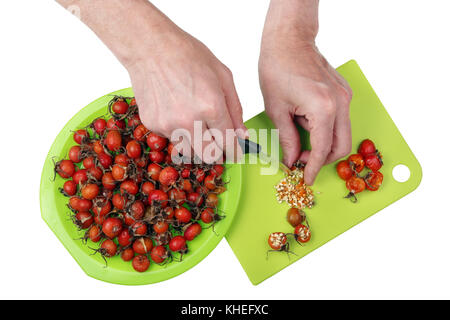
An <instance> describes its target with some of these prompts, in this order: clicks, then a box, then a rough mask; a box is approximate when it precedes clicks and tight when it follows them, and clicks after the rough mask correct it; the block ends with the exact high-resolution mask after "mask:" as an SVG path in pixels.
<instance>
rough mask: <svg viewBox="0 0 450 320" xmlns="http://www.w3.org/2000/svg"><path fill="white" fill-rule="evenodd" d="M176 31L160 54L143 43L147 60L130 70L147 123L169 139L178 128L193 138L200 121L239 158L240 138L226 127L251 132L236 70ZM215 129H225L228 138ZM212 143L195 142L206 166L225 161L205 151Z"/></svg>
mask: <svg viewBox="0 0 450 320" xmlns="http://www.w3.org/2000/svg"><path fill="white" fill-rule="evenodd" d="M171 29H172V31H170V32H169V33H165V36H164V39H161V43H160V45H159V46H158V48H157V49H156V50H155V49H153V50H152V51H150V50H147V48H146V47H145V45H143V46H142V48H141V50H142V51H143V52H142V53H140V55H141V57H142V58H139V59H138V61H137V62H133V63H131V64H130V65H129V66H128V71H129V74H130V77H131V82H132V85H133V89H134V93H135V96H136V101H137V104H138V106H139V113H140V117H141V121H142V122H143V124H144V125H145V126H146V127H147V128H148V129H150V130H152V131H154V132H156V133H159V134H162V135H164V136H166V137H170V136H171V134H172V132H173V131H174V130H176V129H186V130H187V131H188V132H189V133H190V136H191V137H192V138H193V137H194V121H202V126H201V127H200V128H201V132H202V133H205V132H206V131H210V133H211V134H212V135H213V136H214V138H215V140H214V141H213V142H212V143H213V144H216V145H217V147H218V148H219V149H218V150H222V151H224V152H225V151H226V150H228V151H230V152H231V151H232V152H234V154H236V152H239V149H238V148H234V147H238V144H237V143H236V140H235V138H236V136H235V135H232V136H231V138H230V137H227V136H226V129H242V132H240V136H241V137H244V136H245V134H244V132H245V131H246V128H245V126H244V124H243V120H242V107H241V104H240V102H239V98H238V95H237V93H236V89H235V86H234V83H233V77H232V74H231V72H230V70H229V69H228V68H227V67H226V66H225V65H223V64H222V63H221V62H220V61H219V60H218V59H217V58H216V57H215V56H214V55H213V54H212V53H211V52H210V51H209V50H208V48H207V47H206V46H205V45H203V44H202V43H201V42H200V41H198V40H196V39H195V38H193V37H192V36H190V35H188V34H187V33H185V32H183V31H181V30H179V29H177V28H173V27H171ZM138 55H139V53H138ZM211 129H217V130H219V132H218V134H220V133H221V134H222V137H223V138H224V140H223V141H221V139H220V138H217V135H216V134H215V133H214V131H213V130H211ZM238 132H239V131H238ZM209 143H210V142H208V143H203V144H201V145H198V144H197V145H195V144H194V141H191V146H192V148H193V150H194V152H195V154H196V155H197V156H200V157H201V156H202V154H203V157H201V159H203V161H205V162H213V161H218V160H220V159H221V157H222V153H223V152H220V154H214V155H211V154H209V153H208V152H204V151H205V148H206V147H207V145H208V144H209ZM230 148H233V149H231V150H230ZM199 149H200V150H199Z"/></svg>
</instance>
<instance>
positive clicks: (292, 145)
mask: <svg viewBox="0 0 450 320" xmlns="http://www.w3.org/2000/svg"><path fill="white" fill-rule="evenodd" d="M280 110H283V109H281V108H280ZM271 118H272V121H273V123H274V125H275V127H276V128H278V130H279V132H280V144H281V148H282V150H283V163H284V164H285V165H286V166H288V167H291V166H292V165H293V164H294V162H295V161H297V160H298V158H299V156H300V150H301V142H300V135H299V133H298V131H297V128H296V126H295V124H294V118H293V117H292V116H291V115H290V114H289V113H288V112H279V113H275V114H273V115H271Z"/></svg>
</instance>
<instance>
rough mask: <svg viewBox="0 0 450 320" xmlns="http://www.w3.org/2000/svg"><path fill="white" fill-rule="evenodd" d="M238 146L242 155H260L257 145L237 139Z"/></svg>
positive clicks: (259, 148) (246, 140) (259, 147)
mask: <svg viewBox="0 0 450 320" xmlns="http://www.w3.org/2000/svg"><path fill="white" fill-rule="evenodd" d="M237 139H238V142H239V145H240V146H241V149H242V152H243V153H244V154H247V153H256V154H258V153H260V152H261V149H262V148H261V146H260V145H259V144H257V143H256V142H253V141H250V140H248V139H241V138H237Z"/></svg>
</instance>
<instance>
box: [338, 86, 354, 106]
mask: <svg viewBox="0 0 450 320" xmlns="http://www.w3.org/2000/svg"><path fill="white" fill-rule="evenodd" d="M339 94H340V96H341V98H342V99H343V101H344V103H345V105H346V106H348V105H349V104H350V102H351V101H352V97H353V91H352V89H350V88H345V87H340V93H339Z"/></svg>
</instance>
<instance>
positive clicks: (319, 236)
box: [226, 60, 422, 285]
mask: <svg viewBox="0 0 450 320" xmlns="http://www.w3.org/2000/svg"><path fill="white" fill-rule="evenodd" d="M338 71H339V73H340V74H341V75H342V76H343V77H344V78H345V79H346V80H347V81H348V83H349V85H350V86H351V88H352V90H353V99H352V102H351V106H350V110H351V111H350V113H351V120H352V135H353V152H356V150H357V148H358V145H359V143H360V142H361V141H362V140H363V139H365V138H370V139H372V140H373V141H374V142H375V144H376V146H377V148H378V149H379V150H380V151H381V153H382V155H383V161H384V166H383V167H382V169H381V170H380V171H381V172H382V173H383V174H384V181H383V185H382V186H381V188H380V189H379V190H378V191H376V192H370V191H365V192H363V193H361V194H360V195H358V202H357V203H352V202H350V201H349V200H348V199H344V196H345V195H346V194H347V193H348V191H347V190H346V188H345V182H344V181H342V180H341V179H340V178H338V176H337V174H336V169H335V166H336V163H333V164H330V165H327V166H325V167H323V168H322V170H321V171H320V173H319V175H318V177H317V179H316V182H315V184H314V187H313V190H314V192H315V196H316V198H315V199H316V205H315V206H314V207H313V208H312V209H307V210H305V211H306V214H307V217H308V221H309V224H310V227H311V232H312V237H311V240H310V242H308V243H307V244H305V245H304V246H300V245H298V244H297V243H296V242H295V241H293V240H291V241H290V242H291V244H290V249H291V251H293V252H294V253H295V254H296V255H297V256H295V255H290V256H289V257H288V256H287V255H286V253H284V252H272V253H270V254H269V256H268V258H267V255H266V253H267V250H268V249H270V248H269V246H268V244H267V238H268V235H269V234H270V233H272V232H276V231H281V232H293V228H292V227H291V226H290V225H289V224H288V222H287V221H286V212H287V209H288V208H289V206H288V205H287V204H285V203H283V204H280V203H278V202H277V201H276V198H275V189H274V186H275V185H276V184H277V183H278V181H279V180H280V179H281V178H282V177H283V173H282V172H281V171H279V172H278V173H277V174H276V175H261V172H260V169H261V167H262V166H263V165H262V164H256V165H255V164H244V165H243V179H242V183H243V185H242V188H241V190H242V191H241V197H240V203H239V207H238V211H237V214H236V217H235V219H234V221H233V224H232V226H231V228H230V229H229V231H228V233H227V235H226V239H227V241H228V243H229V244H230V246H231V248H232V249H233V252H234V253H235V255H236V257H237V258H238V260H239V262H240V263H241V265H242V267H243V268H244V270H245V272H246V273H247V276H248V277H249V279H250V281H251V282H252V283H253V284H255V285H256V284H259V283H261V282H262V281H264V280H265V279H267V278H269V277H271V276H272V275H274V274H275V273H277V272H278V271H280V270H282V269H284V268H285V267H287V266H288V265H290V264H291V263H294V262H295V261H297V260H298V259H301V258H302V257H304V256H305V255H307V254H308V253H310V252H311V251H313V250H315V249H317V248H319V247H320V246H322V245H324V244H325V243H327V242H328V241H330V240H331V239H333V238H334V237H336V236H338V235H339V234H341V233H343V232H345V231H346V230H348V229H350V228H351V227H353V226H355V225H356V224H358V223H360V222H361V221H363V220H365V219H367V218H368V217H370V216H371V215H373V214H375V213H376V212H378V211H380V210H381V209H383V208H385V207H387V206H388V205H390V204H391V203H393V202H394V201H396V200H398V199H400V198H402V197H404V196H405V195H407V194H408V193H410V192H412V191H413V190H414V189H416V188H417V186H418V185H419V184H420V181H421V178H422V169H421V167H420V164H419V162H418V161H417V159H416V158H415V156H414V154H413V153H412V151H411V149H410V148H409V147H408V145H407V144H406V142H405V140H404V139H403V137H402V135H401V134H400V132H399V131H398V129H397V127H396V126H395V124H394V122H393V121H392V119H391V118H390V116H389V114H388V113H387V112H386V110H385V108H384V107H383V105H382V104H381V102H380V100H379V99H378V97H377V95H376V94H375V92H374V91H373V89H372V87H371V86H370V84H369V82H368V81H367V79H366V78H365V76H364V74H363V73H362V71H361V70H360V68H359V66H358V65H357V63H356V62H355V61H353V60H352V61H349V62H347V63H346V64H344V65H342V66H341V67H339V68H338ZM246 125H247V127H248V128H254V129H267V128H270V129H271V128H274V127H273V124H272V122H271V121H270V120H269V118H268V117H267V116H266V114H265V113H261V114H259V115H257V116H256V117H254V118H252V119H250V120H249V121H247V122H246ZM305 136H306V135H305V134H304V133H302V137H305ZM267 140H268V141H269V142H270V138H268V139H267ZM306 145H308V143H306ZM266 152H267V153H270V144H269V146H268V147H267V150H266ZM249 157H254V156H253V155H250V156H249ZM247 160H248V159H247ZM247 162H248V161H247ZM399 164H403V165H405V166H407V167H408V168H409V170H410V177H409V180H407V181H406V182H398V181H396V180H395V179H394V177H393V175H392V171H393V168H394V167H396V166H397V165H399Z"/></svg>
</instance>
